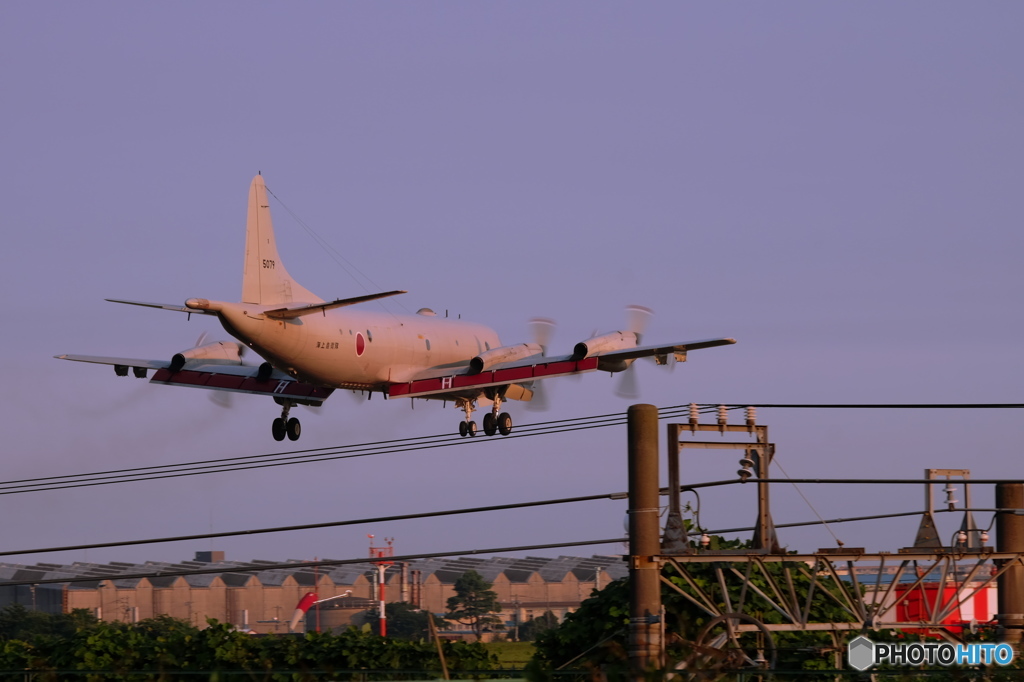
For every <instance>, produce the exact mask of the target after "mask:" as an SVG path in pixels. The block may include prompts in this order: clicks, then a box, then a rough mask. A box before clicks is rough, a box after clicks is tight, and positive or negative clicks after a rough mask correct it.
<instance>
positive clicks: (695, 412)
mask: <svg viewBox="0 0 1024 682" xmlns="http://www.w3.org/2000/svg"><path fill="white" fill-rule="evenodd" d="M698 421H700V408H699V407H697V403H690V423H691V424H696V423H697V422H698Z"/></svg>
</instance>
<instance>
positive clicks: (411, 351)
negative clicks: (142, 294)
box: [190, 301, 501, 388]
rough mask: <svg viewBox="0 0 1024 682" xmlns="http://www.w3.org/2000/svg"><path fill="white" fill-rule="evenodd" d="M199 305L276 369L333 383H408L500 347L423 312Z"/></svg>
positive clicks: (485, 331) (477, 328) (478, 328)
mask: <svg viewBox="0 0 1024 682" xmlns="http://www.w3.org/2000/svg"><path fill="white" fill-rule="evenodd" d="M190 303H191V301H190ZM197 303H198V301H197ZM203 303H205V305H202V304H199V305H195V306H194V307H196V308H200V309H203V308H205V309H210V310H215V311H216V312H217V314H218V318H219V319H220V321H221V324H223V326H224V328H225V330H227V332H228V333H229V334H231V335H232V336H234V337H235V338H236V339H238V340H239V341H241V342H242V343H244V344H245V345H246V346H248V347H250V348H252V349H253V350H254V351H256V352H257V353H258V354H259V355H261V356H262V357H264V358H266V359H267V360H269V361H270V362H271V363H273V364H274V365H275V366H276V367H278V368H279V369H281V370H283V371H286V372H288V373H289V374H291V375H292V376H295V377H296V378H299V379H301V380H303V381H308V382H311V383H316V384H321V385H325V386H331V387H333V388H371V387H374V386H380V385H382V384H387V383H393V382H404V381H409V380H410V379H411V378H412V377H413V376H415V375H418V374H421V373H422V372H423V371H424V369H427V368H437V369H439V370H440V369H450V370H455V369H458V368H464V367H466V366H468V364H469V361H470V359H472V358H473V357H475V356H477V355H479V354H480V353H483V352H485V351H487V350H490V349H491V348H497V347H499V346H500V345H501V343H500V341H499V339H498V334H497V332H495V331H494V330H493V329H491V328H490V327H487V326H485V325H481V324H475V323H472V322H463V321H461V320H452V319H449V318H443V317H436V316H434V315H433V314H430V313H420V314H415V315H395V314H391V313H386V312H373V311H362V310H358V311H357V310H351V309H343V310H327V311H324V312H323V313H322V314H320V313H318V314H313V315H305V316H302V317H297V318H293V319H285V320H281V319H273V318H270V317H267V316H265V315H263V312H264V311H266V310H269V309H272V308H275V307H279V306H268V305H259V304H251V303H225V302H220V301H208V302H207V301H204V302H203Z"/></svg>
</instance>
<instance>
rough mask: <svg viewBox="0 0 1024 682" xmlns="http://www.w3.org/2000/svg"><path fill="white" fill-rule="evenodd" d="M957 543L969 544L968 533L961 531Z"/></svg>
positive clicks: (957, 536)
mask: <svg viewBox="0 0 1024 682" xmlns="http://www.w3.org/2000/svg"><path fill="white" fill-rule="evenodd" d="M956 542H957V544H958V545H964V544H967V533H966V532H965V531H960V532H959V533H957V534H956Z"/></svg>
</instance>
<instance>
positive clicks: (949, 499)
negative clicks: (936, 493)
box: [943, 483, 958, 509]
mask: <svg viewBox="0 0 1024 682" xmlns="http://www.w3.org/2000/svg"><path fill="white" fill-rule="evenodd" d="M943 490H945V491H946V504H947V505H949V508H950V509H953V508H955V507H956V503H957V502H958V500H954V499H953V493H955V492H956V486H955V485H953V484H952V483H947V484H946V487H945V488H943Z"/></svg>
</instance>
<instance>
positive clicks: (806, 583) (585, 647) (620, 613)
mask: <svg viewBox="0 0 1024 682" xmlns="http://www.w3.org/2000/svg"><path fill="white" fill-rule="evenodd" d="M743 544H744V543H741V542H739V541H728V540H725V539H724V538H720V537H713V538H712V546H713V547H714V548H716V549H739V548H741V547H742V546H743ZM686 567H687V571H688V573H689V575H690V577H691V579H692V580H693V582H694V583H695V584H696V585H698V586H699V587H700V588H701V589H702V590H703V591H704V593H706V594H707V595H709V596H710V598H711V599H713V600H714V601H715V602H716V605H717V607H718V609H719V610H720V611H725V610H727V609H726V608H725V599H724V597H723V595H722V594H721V589H720V587H719V581H718V579H717V575H716V573H715V566H714V565H713V564H687V566H686ZM783 568H784V564H781V563H772V564H768V569H767V570H768V572H769V574H770V575H771V576H772V580H774V581H775V582H776V584H785V582H784V579H783V578H782V571H783ZM740 570H743V569H742V567H740ZM662 575H663V577H664V578H665V579H667V580H669V581H670V582H671V583H673V584H674V585H676V586H678V587H679V588H680V589H682V590H684V591H687V592H688V591H690V589H691V588H690V587H689V585H688V583H687V582H686V581H685V580H684V579H683V578H682V577H681V576H680V575H679V574H678V573H676V572H675V570H674V569H672V568H669V567H666V568H665V569H664V570H663V574H662ZM751 583H752V584H753V585H755V586H757V587H758V588H759V589H760V590H762V591H764V592H765V593H766V594H770V593H771V588H770V587H769V586H768V584H767V580H766V578H765V577H764V575H762V574H761V573H760V572H757V573H755V574H754V575H752V576H751ZM810 585H811V580H810V579H809V578H808V577H806V576H805V575H803V574H801V573H799V572H798V571H794V572H793V589H794V591H795V592H796V594H797V595H798V597H799V598H800V599H801V603H802V600H803V598H804V595H806V594H807V593H808V590H809V589H810ZM728 589H729V597H730V602H731V603H732V604H737V603H738V601H739V591H740V587H739V586H738V585H737V584H736V583H734V582H732V583H729V584H728ZM824 590H825V588H824V586H823V585H821V584H818V585H817V587H816V590H815V592H814V599H813V601H812V604H811V612H810V614H811V620H812V621H815V620H817V621H833V622H843V621H848V620H850V618H849V614H847V613H846V612H845V611H844V610H843V609H842V608H841V607H839V606H838V605H837V604H836V602H835V600H832V599H830V598H829V597H828V595H827V594H825V593H824ZM661 598H662V604H663V605H664V608H665V629H666V635H667V637H666V642H667V643H668V645H669V655H670V658H673V659H675V660H685V659H687V658H690V657H692V656H701V655H702V654H701V650H700V649H699V648H698V647H695V646H694V644H695V642H696V641H697V639H698V637H699V636H700V633H701V631H702V630H703V629H704V627H705V626H706V625H708V624H709V623H710V621H711V618H712V617H711V616H709V615H708V614H707V613H706V612H705V611H703V610H702V609H700V608H698V607H697V606H695V605H694V603H693V601H691V600H689V599H687V598H686V597H684V596H682V595H681V594H680V593H679V592H678V591H676V590H674V589H671V588H670V587H668V586H666V585H663V586H662V591H661ZM745 599H746V608H745V611H746V612H747V613H751V612H756V615H757V618H758V620H760V621H761V622H762V623H780V622H782V619H783V616H782V615H781V614H779V613H778V612H776V611H775V610H774V609H773V608H772V607H771V606H770V605H769V604H768V603H767V602H765V601H764V600H762V599H761V598H760V597H759V596H758V595H757V594H755V593H754V592H753V591H748V593H747V595H746V597H745ZM628 624H629V582H628V580H625V579H624V580H618V581H615V582H612V583H610V584H609V585H608V586H607V587H606V588H605V589H603V590H601V591H600V592H596V591H595V592H594V593H593V594H592V595H591V597H590V598H589V599H587V600H585V601H584V602H583V603H582V604H581V605H580V608H579V609H577V610H576V611H575V612H573V613H571V614H569V615H568V616H566V618H565V620H564V622H563V623H562V624H561V625H559V626H558V627H557V628H554V629H551V630H547V631H545V632H543V633H541V634H540V635H538V637H537V640H536V647H537V660H538V662H539V663H540V664H541V666H542V667H548V666H550V667H551V668H555V667H558V666H561V665H564V664H567V663H572V665H573V667H578V666H602V668H603V669H605V670H606V671H612V670H616V669H620V670H624V669H625V664H626V658H627V653H626V652H627V648H626V638H627V629H628ZM723 628H724V626H723ZM749 637H750V639H754V638H755V637H756V635H753V634H752V635H750V636H749ZM773 639H774V644H775V649H776V652H777V664H776V667H777V668H779V669H791V670H792V669H802V670H815V669H825V668H831V667H832V658H831V655H830V654H829V653H828V652H829V651H830V650H831V648H832V646H833V642H832V640H831V635H829V634H828V633H821V632H776V633H774V634H773ZM744 641H745V640H744ZM734 653H735V652H734ZM574 661H575V662H574ZM712 661H715V662H714V663H713V664H715V665H719V664H720V665H725V666H728V665H729V663H727V662H726V661H725V656H724V655H723V656H719V658H717V659H715V658H714V657H711V658H709V659H708V660H706V661H704V662H703V663H701V664H700V665H704V664H707V665H711V664H712ZM808 679H810V678H808Z"/></svg>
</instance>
